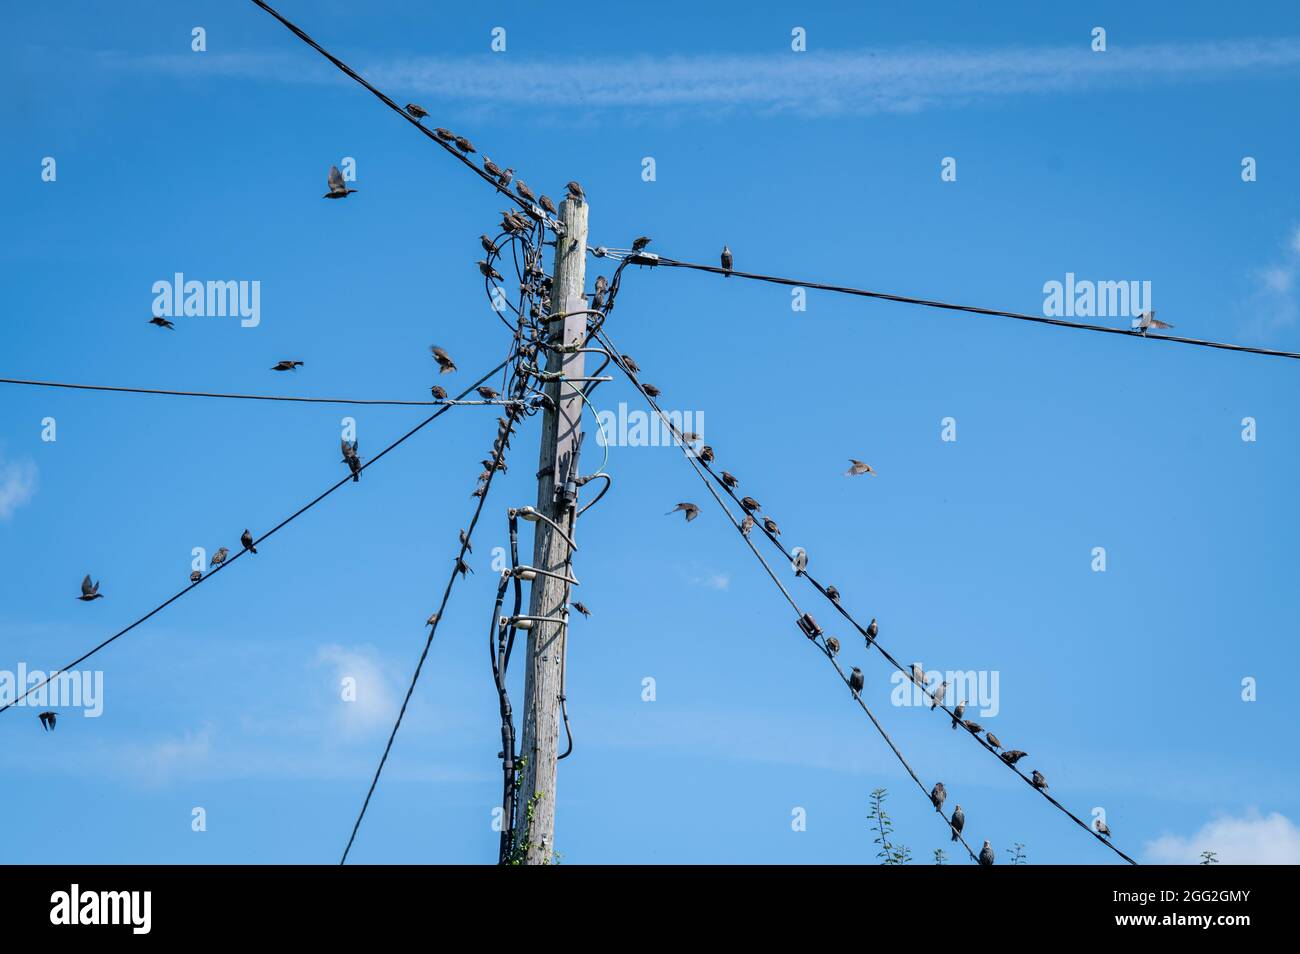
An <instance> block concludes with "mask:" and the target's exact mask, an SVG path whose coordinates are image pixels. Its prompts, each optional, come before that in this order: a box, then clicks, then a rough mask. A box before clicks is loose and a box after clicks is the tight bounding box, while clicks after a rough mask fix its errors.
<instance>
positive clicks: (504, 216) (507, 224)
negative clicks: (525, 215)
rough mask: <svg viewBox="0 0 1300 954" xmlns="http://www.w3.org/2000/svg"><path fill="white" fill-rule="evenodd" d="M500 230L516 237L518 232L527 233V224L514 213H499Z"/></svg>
mask: <svg viewBox="0 0 1300 954" xmlns="http://www.w3.org/2000/svg"><path fill="white" fill-rule="evenodd" d="M501 228H502V229H504V230H505V231H507V232H509V233H510V234H511V235H518V234H519V233H520V232H526V231H528V222H527V220H525V219H522V218H520V217H519V216H517V215H515V213H513V212H510V211H506V212H502V213H501Z"/></svg>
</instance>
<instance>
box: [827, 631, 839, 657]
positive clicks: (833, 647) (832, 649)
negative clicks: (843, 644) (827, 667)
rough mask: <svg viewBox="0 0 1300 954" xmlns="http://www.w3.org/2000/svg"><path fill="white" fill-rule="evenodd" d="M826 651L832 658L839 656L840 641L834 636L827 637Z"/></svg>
mask: <svg viewBox="0 0 1300 954" xmlns="http://www.w3.org/2000/svg"><path fill="white" fill-rule="evenodd" d="M826 649H827V651H828V652H829V653H830V654H831V655H832V656H836V655H838V654H839V651H840V641H839V640H838V639H836V638H835V637H834V636H827V637H826Z"/></svg>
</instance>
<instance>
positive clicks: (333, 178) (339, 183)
mask: <svg viewBox="0 0 1300 954" xmlns="http://www.w3.org/2000/svg"><path fill="white" fill-rule="evenodd" d="M325 181H326V184H327V185H328V186H329V191H328V192H326V193H325V194H324V195H323V196H321V198H322V199H346V198H347V197H348V196H350V195H351V194H352V193H354V192H356V191H357V190H356V189H349V188H348V184H347V183H346V182H344V181H343V173H341V172H339V167H338V166H330V172H329V175H328V176H327V177H326V180H325Z"/></svg>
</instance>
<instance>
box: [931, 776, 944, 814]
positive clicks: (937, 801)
mask: <svg viewBox="0 0 1300 954" xmlns="http://www.w3.org/2000/svg"><path fill="white" fill-rule="evenodd" d="M947 797H948V790H947V789H946V788H944V787H943V782H935V783H934V788H932V789H930V803H931V804H932V805H934V807H935V808H943V802H944V799H946V798H947Z"/></svg>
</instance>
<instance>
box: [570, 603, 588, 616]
mask: <svg viewBox="0 0 1300 954" xmlns="http://www.w3.org/2000/svg"><path fill="white" fill-rule="evenodd" d="M569 605H570V606H572V607H573V608H574V609H576V610H577V611H578V612H579V613H581V614H582V615H583V616H590V615H591V610H589V609H587V607H585V606H583V605H582V604H581V603H579V602H578V601H577V600H574V601H573V602H572V603H570V604H569Z"/></svg>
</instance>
